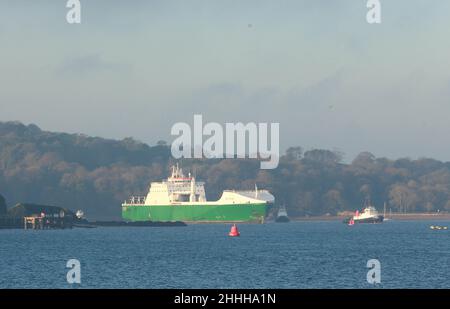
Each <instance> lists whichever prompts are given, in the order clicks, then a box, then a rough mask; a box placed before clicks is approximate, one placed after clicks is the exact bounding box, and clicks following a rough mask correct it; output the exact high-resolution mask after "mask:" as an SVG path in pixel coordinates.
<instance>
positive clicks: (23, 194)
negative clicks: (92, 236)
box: [0, 122, 450, 219]
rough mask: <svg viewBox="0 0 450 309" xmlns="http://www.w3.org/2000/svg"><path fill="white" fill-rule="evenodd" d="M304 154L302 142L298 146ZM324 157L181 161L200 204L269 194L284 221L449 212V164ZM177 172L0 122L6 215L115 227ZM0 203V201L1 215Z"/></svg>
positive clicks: (111, 146) (75, 137) (125, 145)
mask: <svg viewBox="0 0 450 309" xmlns="http://www.w3.org/2000/svg"><path fill="white" fill-rule="evenodd" d="M299 144H301V141H299ZM341 158H342V155H341V154H339V153H335V152H332V151H328V150H318V149H316V150H309V151H303V150H302V148H301V147H293V148H290V149H289V150H288V151H287V153H286V154H285V155H283V156H282V157H281V159H280V165H279V166H278V168H277V169H275V170H260V169H259V162H257V161H256V160H183V161H182V162H180V163H181V164H182V166H183V168H184V169H185V171H188V170H191V171H192V172H193V173H194V174H195V175H196V177H197V178H198V179H200V180H204V181H206V189H207V197H208V198H209V199H215V198H218V197H219V195H220V192H221V191H222V190H224V189H252V188H254V185H255V183H256V184H257V185H258V187H259V188H267V189H269V190H271V191H272V192H273V193H274V195H275V197H276V199H277V201H278V202H280V203H283V204H285V205H286V207H287V208H288V211H289V213H290V214H291V215H295V216H304V215H322V214H327V213H329V214H336V213H338V212H340V211H343V210H355V209H357V208H360V207H361V206H362V202H363V201H364V199H366V198H371V199H372V202H373V203H374V204H375V206H377V207H378V208H379V209H380V210H381V209H382V207H383V203H384V202H386V203H388V209H392V211H393V212H416V211H421V212H434V211H438V210H439V211H449V210H450V163H449V162H446V163H444V162H440V161H437V160H433V159H419V160H410V159H407V158H403V159H398V160H389V159H386V158H375V157H374V156H373V155H372V154H370V153H367V152H364V153H361V154H360V155H358V156H357V157H356V158H355V159H354V160H353V161H352V162H351V164H344V163H342V162H341V161H342V160H341ZM172 163H174V161H173V160H172V159H171V156H170V149H169V147H168V146H167V145H166V144H165V143H163V142H161V143H158V145H156V146H148V145H146V144H144V143H141V142H138V141H136V140H133V139H132V138H126V139H123V140H109V139H103V138H98V137H89V136H85V135H80V134H66V133H53V132H46V131H42V130H40V129H39V128H38V127H37V126H35V125H28V126H26V125H23V124H21V123H17V122H3V123H2V122H0V193H1V194H2V195H3V196H4V197H5V199H6V202H7V204H8V206H9V207H11V206H12V205H14V204H15V203H18V202H32V203H39V204H47V205H56V206H61V207H66V208H69V209H72V210H77V209H82V210H84V211H85V213H86V214H87V215H88V217H90V218H97V219H118V218H120V204H121V202H122V201H123V200H124V199H125V198H127V197H128V196H129V195H131V194H145V193H146V192H147V190H148V185H149V183H150V181H154V180H160V179H162V178H164V177H166V176H167V174H168V173H169V166H170V165H171V164H172ZM1 211H2V199H1V197H0V212H1Z"/></svg>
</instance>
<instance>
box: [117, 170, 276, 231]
mask: <svg viewBox="0 0 450 309" xmlns="http://www.w3.org/2000/svg"><path fill="white" fill-rule="evenodd" d="M274 201H275V198H274V196H273V195H272V194H270V192H268V191H267V190H258V188H257V187H256V186H255V190H251V191H234V190H226V191H224V192H223V193H222V196H221V198H220V199H219V200H217V201H207V200H206V194H205V187H204V182H200V181H196V179H195V177H191V175H190V174H189V175H188V177H185V176H184V175H183V171H182V169H181V168H179V167H178V165H177V166H173V167H172V175H171V176H170V177H169V178H167V180H165V181H162V182H152V183H151V185H150V190H149V192H148V194H147V196H132V197H131V198H130V199H129V200H127V201H125V202H124V203H123V204H122V218H123V220H125V221H132V222H135V221H157V222H174V221H184V222H258V223H263V222H264V219H265V217H266V215H267V213H268V210H269V208H270V207H272V205H273V203H274Z"/></svg>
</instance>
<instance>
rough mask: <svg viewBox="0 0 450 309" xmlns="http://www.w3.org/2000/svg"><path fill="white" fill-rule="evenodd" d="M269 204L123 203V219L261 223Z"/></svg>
mask: <svg viewBox="0 0 450 309" xmlns="http://www.w3.org/2000/svg"><path fill="white" fill-rule="evenodd" d="M269 207H270V206H269V204H267V203H260V204H231V205H198V204H197V205H182V204H181V205H132V204H130V205H123V206H122V218H123V220H125V221H132V222H133V221H158V222H173V221H184V222H258V223H263V222H264V218H265V217H266V214H267V212H268V209H269Z"/></svg>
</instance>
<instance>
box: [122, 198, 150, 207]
mask: <svg viewBox="0 0 450 309" xmlns="http://www.w3.org/2000/svg"><path fill="white" fill-rule="evenodd" d="M145 199H146V197H145V196H132V197H130V198H129V199H128V200H127V201H125V203H124V204H129V205H144V204H145Z"/></svg>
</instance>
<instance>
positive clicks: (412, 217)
mask: <svg viewBox="0 0 450 309" xmlns="http://www.w3.org/2000/svg"><path fill="white" fill-rule="evenodd" d="M348 217H349V216H325V215H323V216H311V217H291V218H290V219H291V221H343V220H344V219H346V218H348ZM385 219H389V220H397V221H439V220H442V221H446V220H449V221H450V213H446V214H436V213H434V214H428V213H410V214H392V215H386V218H385Z"/></svg>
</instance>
